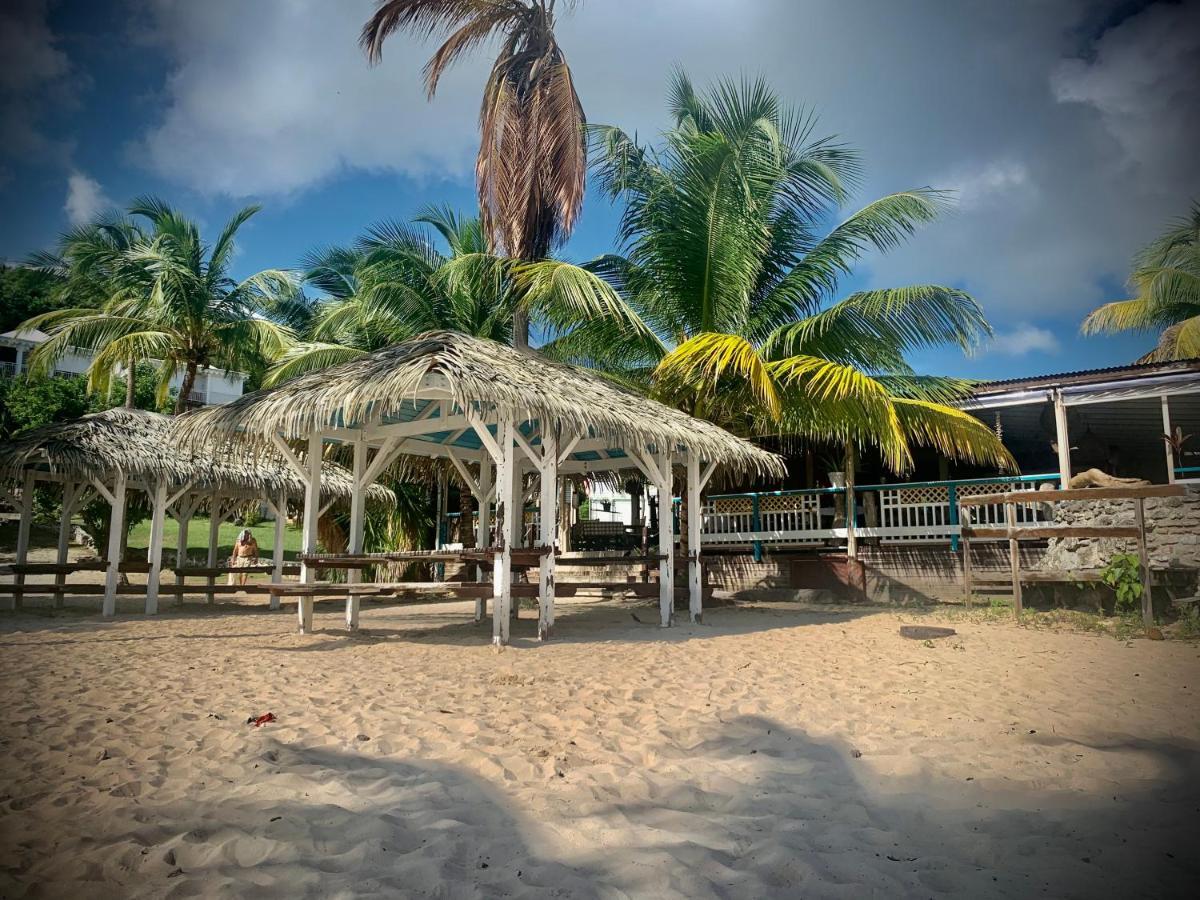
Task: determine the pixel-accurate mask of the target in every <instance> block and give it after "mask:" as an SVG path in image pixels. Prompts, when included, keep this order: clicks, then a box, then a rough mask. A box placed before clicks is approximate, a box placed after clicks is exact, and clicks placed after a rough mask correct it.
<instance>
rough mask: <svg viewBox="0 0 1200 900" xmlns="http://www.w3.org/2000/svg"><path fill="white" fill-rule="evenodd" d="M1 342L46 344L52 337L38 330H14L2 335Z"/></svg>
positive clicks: (0, 335) (0, 336)
mask: <svg viewBox="0 0 1200 900" xmlns="http://www.w3.org/2000/svg"><path fill="white" fill-rule="evenodd" d="M0 340H9V341H14V342H15V341H22V342H24V343H26V344H44V343H46V341H48V340H50V335H48V334H46V332H44V331H39V330H38V329H36V328H14V329H13V330H12V331H6V332H4V333H3V334H0Z"/></svg>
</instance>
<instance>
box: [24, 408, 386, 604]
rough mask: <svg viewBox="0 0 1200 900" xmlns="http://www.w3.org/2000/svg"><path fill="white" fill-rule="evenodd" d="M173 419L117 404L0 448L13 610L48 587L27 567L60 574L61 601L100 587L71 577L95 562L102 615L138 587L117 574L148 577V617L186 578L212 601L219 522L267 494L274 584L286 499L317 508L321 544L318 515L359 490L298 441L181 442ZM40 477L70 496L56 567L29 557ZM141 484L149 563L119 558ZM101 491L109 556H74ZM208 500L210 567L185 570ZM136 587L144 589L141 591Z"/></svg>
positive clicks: (57, 591) (375, 491) (309, 520)
mask: <svg viewBox="0 0 1200 900" xmlns="http://www.w3.org/2000/svg"><path fill="white" fill-rule="evenodd" d="M172 425H173V420H172V419H171V418H170V417H168V416H163V415H159V414H157V413H152V412H146V411H144V410H136V409H123V408H117V409H110V410H107V411H105V412H99V413H93V414H91V415H87V416H82V417H80V418H79V419H74V420H71V421H68V422H59V423H54V424H51V425H46V426H43V427H42V428H38V429H35V430H33V431H31V432H29V433H27V434H25V435H23V436H21V437H20V438H18V439H17V440H15V441H12V442H11V443H9V445H8V446H6V447H4V448H2V449H0V491H2V492H3V499H4V500H5V501H7V502H8V503H10V504H11V505H12V506H13V507H14V508H15V509H16V510H18V512H19V516H20V518H19V525H18V531H17V547H16V560H15V563H14V565H13V566H12V571H13V584H12V585H7V586H5V593H6V594H8V596H9V597H10V598H11V603H12V605H13V606H16V605H18V604H19V603H20V602H21V599H22V597H23V596H24V595H26V594H32V593H46V592H49V588H48V587H47V586H45V585H33V584H27V583H26V578H27V576H29V575H54V579H55V580H54V585H53V588H54V590H53V593H54V597H55V602H56V604H59V605H61V603H62V601H63V595H64V594H65V593H71V594H82V593H90V592H92V589H93V588H94V587H96V586H94V585H69V584H67V583H66V580H67V576H68V575H70V574H72V573H74V572H77V571H83V570H86V569H89V568H98V567H99V568H102V570H103V571H104V572H105V581H104V586H103V599H102V602H101V610H102V612H103V614H104V615H106V616H111V615H113V614H114V613H115V611H116V598H117V594H118V593H124V592H128V589H129V588H131V587H132V586H122V585H121V584H120V576H121V574H122V573H128V572H146V573H147V583H146V588H145V592H146V606H145V611H146V613H147V614H154V613H156V612H157V611H158V598H159V594H160V593H162V592H164V591H171V592H173V593H176V594H182V593H183V592H184V591H185V590H187V589H188V586H186V585H185V584H184V580H185V578H186V577H187V576H188V575H193V576H200V577H204V578H205V579H206V582H207V584H206V586H205V587H204V588H203V592H204V593H206V594H207V595H208V598H209V600H210V602H211V600H212V599H213V595H214V593H215V592H216V591H217V590H218V588H217V586H216V585H215V584H214V581H215V574H216V573H217V572H218V571H219V570H221V569H222V568H223V567H222V566H221V565H220V564H219V563H220V562H221V561H220V560H218V559H217V558H216V553H217V536H218V530H219V528H220V526H221V523H222V522H224V521H226V520H227V519H228V518H229V517H230V516H231V515H233V514H234V513H235V512H236V511H237V510H238V509H240V508H243V507H245V506H246V505H247V503H248V502H260V501H261V502H265V503H266V504H267V505H268V506H269V507H270V508H271V509H272V510H273V512H274V514H275V544H274V557H273V559H272V561H271V565H270V568H269V571H270V573H271V574H272V577H273V579H274V580H275V581H280V580H282V577H283V574H284V558H283V539H282V538H283V528H284V526H285V524H286V521H287V510H288V502H289V501H295V500H301V499H303V500H305V501H306V502H308V503H310V504H311V505H312V509H311V510H306V515H305V518H304V522H305V527H306V528H311V529H312V535H311V539H312V540H313V541H315V540H316V522H317V520H318V518H319V516H320V515H321V513H322V512H324V511H325V510H327V509H328V508H329V507H330V506H332V505H333V504H334V503H336V502H337V501H339V500H341V499H345V498H349V497H350V495H351V493H352V479H351V476H350V473H349V472H347V471H346V470H345V469H344V468H342V467H341V466H339V465H336V464H335V463H332V462H328V461H322V460H321V459H320V455H319V454H318V456H317V458H316V460H314V461H311V462H312V463H313V464H310V461H307V460H306V461H304V462H299V461H297V459H296V457H295V455H294V454H293V453H292V452H291V450H290V449H289V450H287V456H286V457H285V456H284V455H283V452H282V451H279V450H275V451H268V452H265V453H264V452H255V453H250V452H248V448H247V447H246V446H245V445H244V444H243V443H242V442H241V441H240V440H239V439H238V437H237V436H236V435H234V436H231V437H228V438H225V439H223V440H222V441H220V442H218V443H215V444H194V445H191V446H188V447H184V446H182V445H180V443H179V441H178V439H177V437H176V436H175V434H174V432H173V427H172ZM293 462H297V465H296V466H293V464H292V463H293ZM314 468H315V469H316V470H317V471H318V472H319V478H318V479H317V485H318V487H319V490H318V491H315V492H314V491H310V490H309V489H308V487H309V478H308V477H306V475H304V474H303V473H308V472H311V471H312V470H313V469H314ZM39 483H43V484H54V485H57V486H58V487H59V488H60V489H61V497H62V511H61V514H60V518H59V528H58V547H57V555H56V561H55V563H53V564H48V565H31V564H29V563H28V553H29V541H30V531H31V526H32V522H33V503H34V490H35V488H36V486H37V485H38V484H39ZM134 491H142V492H144V493H145V494H146V496H147V498H148V499H149V501H150V508H151V527H150V547H149V549H148V551H147V559H146V561H145V562H141V561H137V560H122V558H121V557H122V547H123V537H124V534H125V530H126V528H125V526H126V508H127V500H128V498H129V495H130V493H131V492H134ZM97 495H98V496H100V497H103V498H104V499H105V500H106V501H107V502H108V503H109V504H110V506H111V515H110V518H109V529H108V546H107V548H106V549H104V558H103V561H102V563H100V564H98V566H92V565H90V564H87V563H82V564H80V563H75V564H72V563H69V562H68V560H67V555H68V547H69V541H70V536H71V529H72V517H73V516H74V515H75V513H76V512H77V511H78V510H79V508H80V507H81V505H82V504H83V503H85V502H87V500H88V499H89V498H90V497H93V496H97ZM364 496H369V497H370V498H371V499H372V500H373V501H387V500H389V499H394V498H393V497H392V494H391V492H390V491H388V490H386V489H385V488H382V487H379V486H375V487H373V488H372V489H371V490H370V491H369V492H367V493H366V494H365V495H364ZM203 507H207V509H208V513H209V520H208V524H209V535H208V561H207V562H208V565H207V566H206V567H204V568H201V569H189V568H188V567H187V546H188V528H189V524H190V522H191V519H192V517H193V515H195V513H196V512H197V511H198V510H200V509H201V508H203ZM307 513H311V515H310V514H307ZM167 518H172V519H174V520H175V521H176V522H177V523H178V528H179V541H178V545H177V546H178V552H177V556H176V561H175V562H176V565H175V575H176V584H175V585H174V586H172V587H167V586H166V585H164V584H163V583H162V578H161V574H162V569H163V557H164V538H165V533H164V532H165V526H166V520H167ZM308 539H309V538H307V537H306V541H307V540H308ZM97 550H98V551H100V550H102V548H99V547H98V548H97ZM133 590H136V592H138V593H140V592H141V588H140V587H138V588H133ZM192 590H196V588H195V587H193V588H192Z"/></svg>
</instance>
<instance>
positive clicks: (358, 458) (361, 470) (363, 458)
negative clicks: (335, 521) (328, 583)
mask: <svg viewBox="0 0 1200 900" xmlns="http://www.w3.org/2000/svg"><path fill="white" fill-rule="evenodd" d="M366 472H367V445H366V442H365V441H363V439H362V437H361V436H360V437H359V439H358V440H357V441H355V443H354V481H353V485H352V487H351V489H350V540H349V545H348V549H349V551H350V552H351V553H362V551H363V531H364V526H365V523H364V519H365V517H366V510H365V506H366V496H367V485H366V484H364V483H363V479H364V476H365V475H366ZM361 580H362V570H361V569H348V570H347V571H346V581H347V582H349V583H350V584H356V583H357V582H359V581H361Z"/></svg>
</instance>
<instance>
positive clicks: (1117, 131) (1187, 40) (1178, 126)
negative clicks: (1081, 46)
mask: <svg viewBox="0 0 1200 900" xmlns="http://www.w3.org/2000/svg"><path fill="white" fill-rule="evenodd" d="M1051 86H1052V88H1053V90H1054V95H1055V97H1056V98H1057V99H1058V100H1059V101H1060V102H1062V103H1081V104H1086V105H1088V106H1091V107H1092V108H1094V109H1095V110H1096V111H1098V112H1099V114H1100V117H1101V120H1102V121H1103V123H1104V127H1105V128H1106V129H1107V130H1108V131H1109V133H1110V134H1111V135H1112V136H1113V137H1114V138H1115V139H1116V140H1117V142H1118V143H1119V144H1120V145H1121V147H1122V149H1123V150H1124V152H1125V154H1126V158H1127V159H1128V161H1129V162H1130V163H1131V164H1132V165H1134V166H1140V167H1144V168H1147V169H1149V170H1151V171H1152V173H1153V175H1154V177H1157V178H1161V179H1164V180H1169V179H1172V178H1174V177H1179V176H1184V175H1187V174H1188V172H1194V171H1195V170H1196V164H1195V162H1196V160H1195V152H1196V143H1197V138H1200V125H1198V124H1197V116H1196V111H1197V110H1200V4H1197V3H1180V4H1156V5H1154V6H1151V7H1149V8H1148V9H1146V10H1144V11H1142V12H1140V13H1139V14H1138V15H1136V16H1133V17H1132V18H1130V19H1129V20H1128V21H1126V22H1124V23H1123V24H1122V25H1121V26H1120V27H1118V28H1114V29H1113V30H1111V31H1109V32H1108V33H1106V34H1105V35H1104V36H1103V37H1102V38H1100V40H1099V41H1097V43H1096V48H1095V53H1094V55H1093V56H1092V58H1090V59H1088V60H1084V59H1071V60H1067V61H1064V62H1063V63H1062V64H1061V65H1059V66H1058V68H1057V69H1056V70H1055V72H1054V73H1053V76H1052V78H1051ZM1180 148H1187V149H1188V151H1189V152H1187V153H1186V154H1180V153H1178V150H1179V149H1180Z"/></svg>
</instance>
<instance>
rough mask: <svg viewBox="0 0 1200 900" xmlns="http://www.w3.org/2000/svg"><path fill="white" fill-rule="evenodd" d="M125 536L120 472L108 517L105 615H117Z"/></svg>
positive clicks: (114, 483) (122, 481)
mask: <svg viewBox="0 0 1200 900" xmlns="http://www.w3.org/2000/svg"><path fill="white" fill-rule="evenodd" d="M124 536H125V473H124V472H118V473H117V477H116V479H115V480H114V481H113V489H112V512H111V513H110V514H109V517H108V560H107V562H108V568H107V569H106V570H105V575H104V602H103V605H102V606H101V607H100V611H101V613H102V614H103V615H105V616H113V615H116V612H117V582H118V581H119V580H120V577H121V544H122V538H124Z"/></svg>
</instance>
